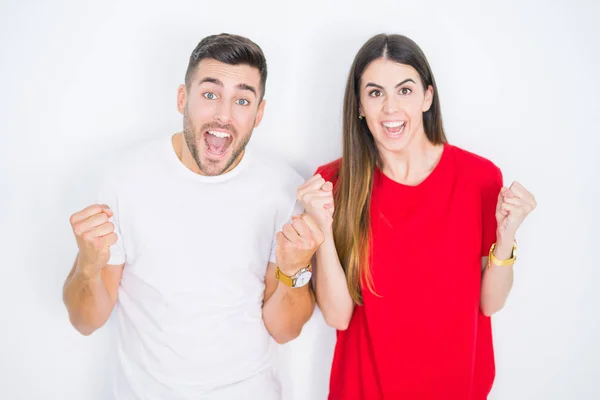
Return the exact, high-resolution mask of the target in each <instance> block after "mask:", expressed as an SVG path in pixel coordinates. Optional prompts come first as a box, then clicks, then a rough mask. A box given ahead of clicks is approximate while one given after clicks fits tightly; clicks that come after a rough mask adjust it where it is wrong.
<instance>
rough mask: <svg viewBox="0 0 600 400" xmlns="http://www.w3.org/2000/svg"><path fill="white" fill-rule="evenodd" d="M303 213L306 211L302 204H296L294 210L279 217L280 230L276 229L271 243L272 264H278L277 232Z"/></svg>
mask: <svg viewBox="0 0 600 400" xmlns="http://www.w3.org/2000/svg"><path fill="white" fill-rule="evenodd" d="M303 212H304V209H303V208H302V206H301V205H300V203H298V202H295V203H294V205H293V207H292V209H291V210H290V211H289V212H287V213H285V214H282V215H281V216H277V222H276V224H277V225H276V226H277V227H278V228H277V229H275V234H274V235H273V240H272V241H271V256H270V257H269V262H271V263H276V262H277V260H276V259H275V248H276V247H277V232H279V231H281V228H282V227H283V225H284V224H286V223H288V222H291V221H292V217H293V216H294V215H300V214H302V213H303Z"/></svg>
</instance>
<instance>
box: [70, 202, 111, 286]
mask: <svg viewBox="0 0 600 400" xmlns="http://www.w3.org/2000/svg"><path fill="white" fill-rule="evenodd" d="M112 216H113V213H112V211H111V210H110V208H109V207H108V206H107V205H103V204H102V205H99V204H95V205H93V206H89V207H87V208H85V209H83V210H81V211H79V212H77V213H75V214H73V215H72V216H71V218H70V222H71V227H72V228H73V233H74V234H75V239H76V240H77V247H79V257H78V262H77V269H78V272H80V273H83V275H84V276H87V277H92V276H94V275H95V274H97V273H99V272H100V270H101V269H102V268H103V267H104V266H105V265H106V263H108V260H109V258H110V246H112V245H113V244H115V243H116V242H117V234H116V233H115V232H114V230H115V227H114V225H113V224H112V222H110V221H109V220H108V219H109V218H110V217H112Z"/></svg>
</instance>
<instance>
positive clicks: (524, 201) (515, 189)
mask: <svg viewBox="0 0 600 400" xmlns="http://www.w3.org/2000/svg"><path fill="white" fill-rule="evenodd" d="M536 206H537V204H536V202H535V198H534V197H533V195H532V194H531V193H530V192H529V191H528V190H527V189H525V188H524V187H523V186H522V185H521V184H520V183H519V182H513V183H512V185H510V187H509V188H506V187H504V188H502V190H500V194H499V195H498V203H497V205H496V221H498V232H497V237H498V240H499V241H503V242H511V243H512V242H513V241H514V238H515V235H516V233H517V229H518V228H519V226H521V224H522V223H523V221H524V220H525V217H527V215H529V213H530V212H532V211H533V210H534V209H535V207H536Z"/></svg>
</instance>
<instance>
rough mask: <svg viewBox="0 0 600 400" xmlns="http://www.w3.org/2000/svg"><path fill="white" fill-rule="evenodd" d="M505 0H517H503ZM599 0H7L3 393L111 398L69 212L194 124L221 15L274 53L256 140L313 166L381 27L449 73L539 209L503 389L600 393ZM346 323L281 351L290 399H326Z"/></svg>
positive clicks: (454, 137) (464, 116)
mask: <svg viewBox="0 0 600 400" xmlns="http://www.w3.org/2000/svg"><path fill="white" fill-rule="evenodd" d="M497 3H502V4H497ZM599 17H600V6H599V3H598V2H593V1H591V0H590V1H583V0H581V1H543V2H542V1H539V2H538V1H536V2H532V1H530V2H527V1H520V2H517V1H508V2H506V1H504V2H481V4H480V3H479V2H461V1H459V2H457V1H441V0H440V1H435V2H434V1H429V2H427V1H416V0H415V1H412V2H405V1H399V0H395V1H389V2H386V1H369V2H362V1H361V2H351V1H344V2H343V3H342V2H340V3H339V4H334V3H332V2H325V1H301V2H297V3H295V4H294V5H285V4H284V2H279V1H274V0H273V1H271V2H268V3H261V2H258V1H245V2H242V1H239V2H237V1H236V2H232V1H220V2H219V1H217V0H214V1H210V2H206V1H188V2H183V1H178V2H177V1H170V2H169V5H168V6H167V5H166V2H165V5H164V6H159V5H155V4H149V2H146V1H141V0H137V1H129V2H118V1H116V0H107V1H102V2H100V1H98V2H94V3H90V4H85V3H84V2H81V1H72V2H69V1H66V0H56V1H53V2H42V1H20V2H17V1H13V2H7V1H6V0H3V1H2V4H1V5H0V57H1V62H0V106H1V107H0V224H1V230H0V246H1V253H0V254H1V258H0V263H1V264H0V266H1V272H2V273H1V275H0V322H1V326H0V398H2V399H7V400H13V399H28V400H29V399H60V400H81V399H94V400H95V399H101V398H102V391H103V387H104V385H105V378H104V376H105V367H106V365H108V364H107V357H109V356H107V354H110V353H109V352H108V350H109V349H110V346H109V341H108V337H109V335H108V333H107V330H106V329H103V330H100V331H98V332H97V333H95V334H94V335H93V336H91V337H82V336H80V335H79V334H77V333H76V331H75V330H74V329H73V328H72V327H71V326H70V325H69V322H68V318H67V314H66V311H65V309H64V307H63V304H62V301H61V289H62V284H63V280H64V278H65V277H66V275H67V273H68V271H69V268H70V267H71V263H72V261H73V258H74V256H75V252H76V246H75V242H74V240H73V237H72V233H71V231H70V227H69V223H68V217H69V215H70V214H71V213H73V212H74V211H76V210H79V209H80V208H83V207H84V206H86V205H88V204H89V203H91V202H92V201H93V200H94V196H95V189H96V184H97V179H98V174H99V171H100V168H101V165H102V164H103V163H105V160H106V159H107V158H108V157H111V156H112V155H113V154H118V153H119V152H121V151H122V150H124V149H127V148H130V147H132V146H134V145H136V144H139V143H141V142H144V141H147V140H148V139H151V138H156V137H160V136H164V135H168V134H171V133H174V132H177V131H179V130H180V129H181V127H182V117H181V115H179V114H178V113H177V111H176V107H175V106H176V89H177V85H178V84H179V83H181V82H182V81H183V77H184V73H185V69H186V67H187V61H188V57H189V54H190V52H191V51H192V49H193V48H194V47H195V46H196V44H197V42H198V41H199V40H200V39H201V38H202V37H204V36H206V35H208V34H213V33H220V32H224V31H225V32H232V33H238V34H242V35H245V36H248V37H250V38H251V39H253V40H254V41H256V42H257V43H258V44H259V45H260V46H261V47H262V48H263V50H264V52H265V54H266V57H267V60H268V64H269V78H268V84H267V93H266V98H267V102H268V103H267V108H266V113H265V119H264V121H263V124H262V126H261V127H260V128H259V129H258V130H256V131H255V133H254V136H253V139H252V145H253V146H257V147H261V148H266V149H267V150H270V151H272V152H273V153H277V154H278V155H279V156H280V157H283V158H285V159H287V160H288V161H289V162H290V163H291V164H292V165H293V166H294V167H295V168H296V169H297V170H298V171H299V172H300V173H302V174H303V175H304V176H305V177H308V176H309V175H310V174H311V173H312V172H313V171H314V169H315V167H317V166H318V165H320V164H323V163H325V162H327V161H330V160H332V159H334V158H337V157H338V156H339V155H340V151H341V140H340V122H341V107H342V95H343V90H344V84H345V80H346V76H347V72H348V69H349V67H350V64H351V61H352V59H353V57H354V55H355V53H356V51H357V50H358V48H359V47H360V46H361V45H362V43H363V42H364V41H366V40H367V39H368V38H369V37H370V36H372V35H373V34H376V33H379V32H387V33H402V34H405V35H407V36H409V37H411V38H413V39H414V40H415V41H416V42H417V43H418V44H419V45H420V46H421V47H422V48H423V50H424V51H425V53H426V55H427V56H428V58H429V61H430V63H431V66H432V68H433V71H434V73H435V76H436V79H437V82H438V85H439V92H440V93H439V94H440V97H441V104H442V110H443V115H444V122H445V126H446V129H447V133H448V137H449V139H450V141H451V142H452V143H453V144H455V145H459V146H461V147H464V148H466V149H468V150H471V151H474V152H476V153H479V154H481V155H483V156H485V157H487V158H489V159H491V160H492V161H494V162H495V163H496V164H497V165H498V166H500V167H501V169H502V170H503V172H504V177H505V180H506V182H507V183H510V181H512V180H514V179H518V180H519V181H520V182H522V183H523V184H524V185H525V186H526V187H528V188H529V189H530V190H531V191H532V192H533V193H534V194H535V195H536V197H537V200H538V204H539V206H538V209H537V210H536V211H535V212H534V213H533V214H532V215H531V216H530V218H529V219H528V220H527V221H526V223H525V224H524V226H523V227H522V229H521V231H520V235H519V238H518V239H519V241H520V260H519V263H518V266H517V267H516V281H515V286H514V289H513V292H512V294H511V296H510V298H509V301H508V303H507V305H506V307H505V308H504V310H502V311H501V312H500V313H499V314H498V315H497V316H495V317H494V328H495V345H496V361H497V379H496V384H495V386H494V389H493V392H492V395H491V396H490V398H491V399H493V400H497V399H510V400H520V399H527V400H529V399H543V400H550V399H598V398H600V385H599V384H598V379H599V377H600V307H599V306H600V294H599V293H600V292H599V291H598V290H597V287H598V284H599V281H600V280H599V278H600V272H599V270H600V262H599V261H598V259H599V257H598V256H597V254H598V252H599V251H600V246H598V243H600V235H599V234H598V230H597V227H598V225H599V223H600V216H599V214H600V213H599V212H598V209H597V207H598V205H599V204H600V196H599V190H598V185H599V184H600V176H599V175H600V174H599V170H600V162H599V161H598V156H597V153H598V150H599V146H600V139H599V138H598V135H599V134H600V130H599V129H598V126H597V124H596V119H597V115H598V114H599V113H600V101H599V93H600V84H599V80H598V72H599V71H600V44H599V42H600V39H599V38H600V28H599V27H598V18H599ZM333 343H334V332H333V331H332V330H331V329H329V328H327V327H326V326H325V324H324V322H323V319H322V317H321V315H320V314H318V313H316V314H315V316H314V318H313V319H312V320H311V321H310V322H309V324H308V325H307V326H306V327H305V330H304V333H303V335H302V337H301V338H300V339H298V340H296V341H295V342H292V343H291V344H289V345H286V346H284V347H283V348H282V349H281V350H282V351H281V353H282V357H283V359H284V366H285V369H286V374H287V375H286V376H287V378H286V380H285V384H286V393H287V396H286V400H287V399H295V400H300V399H306V400H320V399H325V397H326V393H327V385H328V378H329V368H330V363H331V357H332V352H333Z"/></svg>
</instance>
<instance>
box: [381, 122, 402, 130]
mask: <svg viewBox="0 0 600 400" xmlns="http://www.w3.org/2000/svg"><path fill="white" fill-rule="evenodd" d="M383 126H385V127H386V128H398V127H400V126H404V121H402V122H384V123H383Z"/></svg>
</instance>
